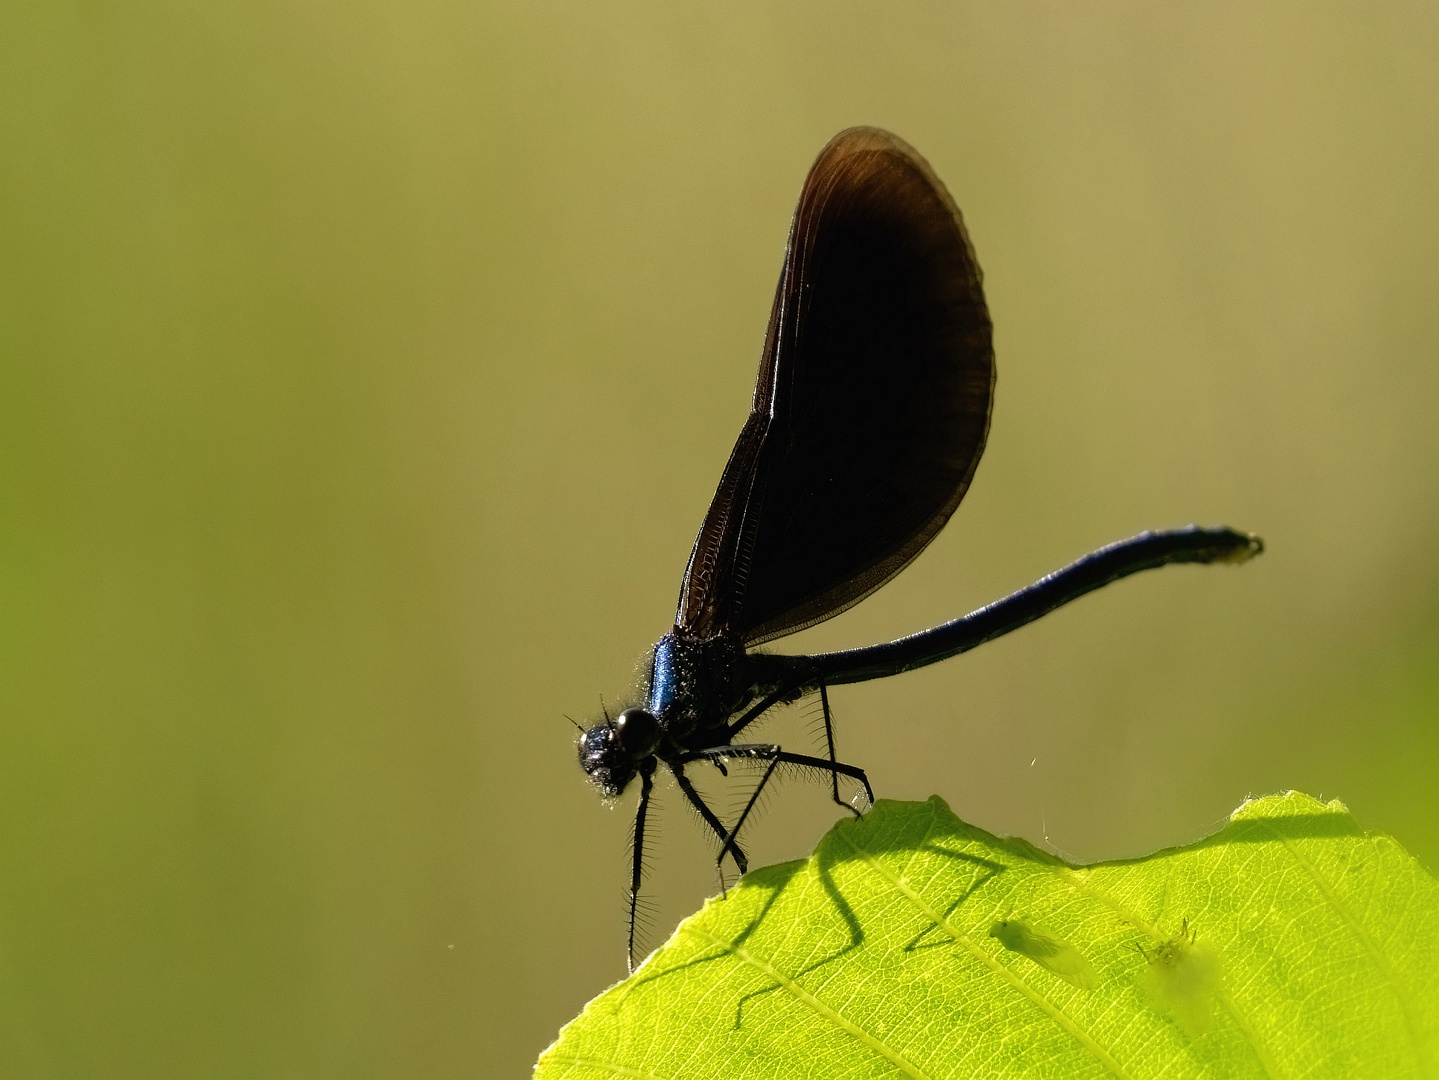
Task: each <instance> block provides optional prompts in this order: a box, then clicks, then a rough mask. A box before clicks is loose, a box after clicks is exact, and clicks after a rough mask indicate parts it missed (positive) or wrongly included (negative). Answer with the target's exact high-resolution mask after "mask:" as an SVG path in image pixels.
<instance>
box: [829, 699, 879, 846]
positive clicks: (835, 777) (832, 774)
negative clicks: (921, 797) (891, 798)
mask: <svg viewBox="0 0 1439 1080" xmlns="http://www.w3.org/2000/svg"><path fill="white" fill-rule="evenodd" d="M819 703H820V706H821V708H823V709H824V744H825V747H826V749H828V750H829V763H830V764H831V765H838V764H839V760H838V759H837V758H836V757H835V756H834V724H833V723H832V722H831V720H830V715H829V691H828V690H827V689H825V685H824V680H823V679H820V681H819ZM829 784H830V797H831V798H833V799H834V801H835V802H836V803H838V804H839V805H840V806H842V807H844V808H845V809H846V810H848V811H849V812H850V813H851V814H853V815H854V816H855V817H859V816H860V813H859V811H858V810H856V809H855V808H854V807H853V806H851V805H850V804H849V803H847V802H845V801H844V800H843V799H841V798H840V797H839V770H838V769H830V771H829ZM864 787H865V790H866V791H869V781H868V780H866V781H865V785H864ZM869 801H870V802H874V794H873V792H871V793H870V796H869Z"/></svg>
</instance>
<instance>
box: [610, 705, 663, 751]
mask: <svg viewBox="0 0 1439 1080" xmlns="http://www.w3.org/2000/svg"><path fill="white" fill-rule="evenodd" d="M615 732H616V734H618V735H619V739H620V745H621V746H622V747H624V750H625V753H627V754H629V755H630V756H631V757H634V758H642V757H649V755H651V754H653V753H654V752H655V747H657V746H659V744H660V722H659V721H658V720H656V719H655V718H654V717H653V716H652V715H650V714H649V713H648V712H646V711H645V710H644V709H626V710H625V711H624V712H622V713H620V714H619V716H617V717H615Z"/></svg>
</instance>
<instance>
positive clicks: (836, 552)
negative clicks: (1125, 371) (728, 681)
mask: <svg viewBox="0 0 1439 1080" xmlns="http://www.w3.org/2000/svg"><path fill="white" fill-rule="evenodd" d="M993 395H994V351H993V348H992V345H991V342H990V323H989V313H988V311H987V309H986V308H985V304H984V292H983V290H982V288H981V285H980V270H979V264H978V263H977V262H976V261H975V258H974V251H973V249H972V248H971V247H970V244H969V238H968V236H967V235H966V234H965V231H964V224H963V222H962V221H961V220H960V215H959V210H958V209H957V208H956V207H955V205H954V202H953V200H951V199H950V197H949V193H948V192H946V191H945V189H944V185H943V184H941V183H940V182H939V178H938V177H936V176H935V175H934V173H933V172H932V171H931V170H930V168H929V165H928V164H927V163H926V162H925V161H924V159H923V158H921V157H920V156H919V154H917V153H916V152H915V151H914V150H913V149H912V148H910V147H909V146H907V145H906V144H905V143H904V142H902V141H901V140H899V139H898V138H896V137H895V136H893V135H891V134H889V133H888V132H886V131H880V130H878V129H877V128H850V129H849V130H847V131H843V132H840V134H839V135H837V136H835V138H834V139H833V140H832V141H831V142H830V144H829V145H828V146H826V147H825V148H824V151H823V152H822V153H821V154H820V156H819V159H818V160H817V161H816V162H815V164H814V167H813V168H812V169H811V170H810V173H809V177H808V178H807V179H806V180H805V185H804V190H803V192H802V193H801V194H800V200H799V207H798V209H797V210H796V211H795V216H794V224H793V226H792V227H791V230H790V237H789V247H788V250H787V252H786V255H785V262H784V272H783V274H782V275H781V277H780V282H779V289H778V291H777V294H776V296H775V305H774V310H773V312H772V313H771V315H770V324H769V334H768V336H767V339H766V341H765V350H764V359H763V360H762V361H761V363H760V370H759V381H758V384H757V385H756V387H755V394H754V407H753V411H752V412H751V414H750V417H749V419H748V421H746V423H745V426H744V430H743V431H741V432H740V437H739V441H738V442H737V443H736V444H735V448H734V452H733V453H732V454H731V455H730V460H729V464H728V465H727V466H726V467H725V471H724V476H723V478H722V479H721V480H720V486H719V489H718V490H717V491H716V492H715V497H714V502H713V503H712V504H711V505H710V510H709V514H708V516H706V518H705V523H704V526H703V528H701V530H700V534H699V537H698V538H697V539H696V541H695V547H694V551H693V552H692V553H691V555H690V563H689V568H688V569H687V570H686V571H685V579H684V586H683V588H682V590H681V592H680V603H679V612H678V614H677V615H676V618H675V629H676V631H677V632H678V633H680V634H682V635H685V636H688V637H696V638H709V637H713V636H715V635H717V634H722V633H733V634H737V635H738V636H739V637H741V638H742V639H743V640H744V641H746V642H747V643H750V644H756V643H759V642H762V641H768V640H770V639H771V638H776V637H779V636H780V635H782V634H787V633H790V632H792V631H795V630H799V629H802V628H804V627H806V626H811V625H813V624H814V623H817V622H820V621H822V620H824V619H827V618H829V617H830V616H832V615H837V614H839V613H840V612H841V611H843V610H844V609H845V608H847V607H849V606H850V605H852V604H855V603H857V602H859V601H860V600H862V599H863V598H864V597H866V596H868V595H869V594H870V593H871V592H873V591H874V590H875V589H877V588H879V587H880V586H881V585H883V584H884V583H885V582H886V581H888V580H889V579H890V578H891V577H893V576H894V575H895V574H897V573H899V571H900V570H902V569H903V568H904V567H905V565H906V564H908V563H909V561H910V560H911V559H913V558H914V557H915V556H916V555H918V554H919V553H920V552H921V551H922V550H924V547H925V545H926V544H928V543H929V542H930V541H931V540H933V539H934V537H935V535H936V534H937V533H938V532H939V530H940V529H941V528H943V527H944V523H945V522H946V521H948V520H949V516H950V514H952V513H953V512H954V508H955V507H956V506H958V505H959V500H960V499H961V498H962V497H963V496H964V493H965V490H966V489H967V488H968V487H969V482H970V479H971V478H972V477H973V476H974V470H975V466H976V465H978V463H979V456H980V454H981V453H982V452H983V450H984V440H985V436H986V435H987V434H988V432H989V411H990V402H991V400H992V398H993Z"/></svg>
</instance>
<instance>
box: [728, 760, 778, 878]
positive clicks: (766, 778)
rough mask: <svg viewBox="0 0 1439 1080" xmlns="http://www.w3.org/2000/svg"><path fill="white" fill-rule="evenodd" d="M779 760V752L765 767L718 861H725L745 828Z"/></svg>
mask: <svg viewBox="0 0 1439 1080" xmlns="http://www.w3.org/2000/svg"><path fill="white" fill-rule="evenodd" d="M775 750H776V751H778V750H779V747H775ZM779 760H780V755H779V753H776V754H775V756H773V757H771V758H770V761H769V768H767V769H765V771H764V775H763V776H761V777H760V778H759V783H758V784H757V785H756V786H755V789H754V794H753V795H751V796H750V797H749V802H747V803H746V804H745V808H744V813H742V814H740V816H739V820H738V821H736V822H735V823H734V828H733V829H731V830H730V832H729V835H728V836H726V837H725V839H724V842H723V843H722V844H721V845H720V853H719V859H718V862H724V856H725V852H726V851H730V850H732V849H733V848H734V842H735V838H736V837H737V836H739V831H740V830H741V829H743V828H744V823H745V819H746V818H747V817H749V812H750V811H751V810H753V809H754V804H755V803H757V802H758V801H759V796H760V792H762V791H764V786H765V785H766V784H768V783H769V778H770V777H771V776H773V775H774V770H775V766H777V765H778V764H779ZM736 862H738V859H736Z"/></svg>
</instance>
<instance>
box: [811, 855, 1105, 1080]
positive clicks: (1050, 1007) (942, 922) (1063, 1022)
mask: <svg viewBox="0 0 1439 1080" xmlns="http://www.w3.org/2000/svg"><path fill="white" fill-rule="evenodd" d="M837 835H838V836H839V838H840V839H841V840H843V841H844V842H845V843H846V844H848V845H849V847H850V849H851V850H852V851H854V853H855V854H856V855H858V856H859V857H860V858H861V859H864V860H865V862H867V863H869V865H870V866H871V867H873V868H874V869H875V870H876V871H877V872H878V873H879V874H880V876H881V877H884V878H885V879H886V880H888V881H889V883H890V884H891V885H893V886H894V887H895V888H896V889H898V890H899V891H900V892H901V893H903V894H904V895H905V896H906V897H908V898H909V900H910V902H911V903H913V904H914V906H915V907H917V908H919V910H920V911H922V912H923V913H924V914H925V916H926V917H927V918H929V919H931V920H933V921H934V923H935V925H936V926H939V927H940V928H941V929H943V930H944V932H945V933H947V934H948V935H949V936H950V937H951V938H953V939H954V940H955V942H956V943H957V944H958V945H960V946H961V947H962V948H964V949H966V950H967V951H968V952H969V953H970V955H971V956H973V957H974V958H975V959H976V960H978V961H979V962H980V963H981V964H983V965H984V966H985V967H987V968H989V969H990V970H991V971H992V972H994V974H996V975H998V976H999V977H1000V978H1001V979H1003V980H1004V981H1005V982H1007V983H1009V984H1010V986H1011V987H1013V988H1014V989H1015V990H1018V991H1019V992H1020V993H1021V994H1023V995H1024V996H1025V997H1027V998H1029V1000H1030V1001H1032V1002H1033V1003H1034V1004H1035V1005H1037V1006H1039V1008H1040V1009H1041V1010H1043V1011H1044V1012H1045V1013H1046V1014H1047V1015H1048V1016H1049V1018H1050V1019H1051V1020H1053V1021H1054V1022H1055V1023H1056V1024H1058V1025H1059V1026H1060V1027H1061V1028H1062V1029H1063V1030H1064V1031H1065V1032H1066V1033H1068V1034H1069V1035H1071V1036H1073V1037H1074V1038H1075V1039H1076V1040H1078V1042H1079V1043H1080V1045H1081V1046H1083V1047H1084V1048H1085V1049H1086V1050H1088V1051H1089V1052H1090V1053H1091V1054H1093V1055H1094V1057H1095V1058H1097V1059H1098V1060H1099V1062H1100V1064H1102V1065H1103V1066H1104V1067H1105V1068H1106V1069H1108V1070H1109V1071H1110V1072H1111V1073H1113V1074H1114V1075H1115V1076H1118V1077H1124V1078H1125V1080H1132V1077H1130V1075H1129V1073H1128V1072H1127V1071H1125V1069H1124V1066H1122V1065H1120V1064H1119V1062H1117V1061H1115V1060H1114V1058H1113V1057H1112V1056H1111V1055H1110V1053H1109V1052H1108V1051H1107V1050H1105V1049H1104V1047H1102V1046H1100V1045H1099V1043H1097V1042H1095V1040H1094V1038H1093V1037H1092V1036H1091V1035H1090V1034H1089V1033H1088V1032H1087V1031H1085V1030H1084V1029H1083V1028H1081V1027H1080V1026H1079V1025H1078V1024H1077V1023H1075V1021H1074V1019H1073V1017H1071V1016H1070V1015H1069V1014H1068V1013H1066V1012H1065V1011H1064V1010H1063V1009H1061V1008H1060V1007H1059V1006H1058V1005H1055V1004H1054V1003H1053V1002H1052V1001H1050V1000H1049V999H1048V998H1047V997H1045V996H1044V995H1043V994H1041V993H1040V992H1039V991H1038V990H1036V989H1035V988H1034V987H1032V986H1030V985H1029V983H1027V982H1025V981H1024V980H1023V979H1021V978H1020V977H1019V976H1018V975H1016V974H1015V973H1014V972H1013V971H1011V970H1010V969H1009V968H1008V967H1006V966H1005V965H1004V964H1001V963H1000V962H999V961H998V960H996V959H995V958H994V957H992V956H990V955H989V953H987V952H985V951H984V950H983V949H981V948H980V947H979V946H978V945H976V944H975V943H974V942H973V941H972V940H970V938H969V935H967V934H965V933H964V932H963V931H961V930H960V929H959V928H958V927H956V926H955V925H954V924H953V923H951V922H950V921H949V919H948V917H947V916H945V915H944V914H943V913H942V912H940V911H937V910H936V909H935V908H933V907H931V906H930V904H929V903H927V902H926V901H925V899H924V898H923V897H922V896H920V895H919V894H918V893H916V892H915V891H914V890H913V889H911V888H910V887H909V885H908V884H907V883H906V882H905V881H904V880H903V879H901V878H900V877H899V876H897V875H896V874H894V873H893V872H892V871H891V870H890V869H889V868H888V867H886V866H885V865H884V864H883V863H882V862H880V861H879V860H878V859H876V858H875V857H874V856H873V855H872V854H870V853H869V852H868V851H866V850H864V849H863V848H861V847H859V846H858V845H857V844H855V842H854V841H853V840H851V839H850V838H849V837H848V836H847V835H846V834H845V833H844V832H843V831H841V832H839V833H838V834H837Z"/></svg>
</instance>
